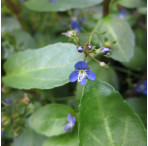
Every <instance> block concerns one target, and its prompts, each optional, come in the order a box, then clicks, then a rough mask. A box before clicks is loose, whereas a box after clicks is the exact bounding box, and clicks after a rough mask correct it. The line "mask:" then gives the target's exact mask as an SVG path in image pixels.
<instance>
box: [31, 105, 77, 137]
mask: <svg viewBox="0 0 148 146" xmlns="http://www.w3.org/2000/svg"><path fill="white" fill-rule="evenodd" d="M69 113H71V114H72V115H73V114H74V111H73V109H72V108H71V107H69V106H67V105H62V104H48V105H46V106H44V107H42V108H40V109H39V110H37V111H36V112H35V113H34V114H33V115H32V116H31V117H30V119H29V125H30V127H31V128H33V129H34V130H35V131H36V132H37V133H39V134H43V135H46V136H56V135H60V134H63V133H65V131H64V127H65V125H66V124H67V115H68V114H69Z"/></svg>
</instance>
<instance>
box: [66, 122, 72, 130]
mask: <svg viewBox="0 0 148 146" xmlns="http://www.w3.org/2000/svg"><path fill="white" fill-rule="evenodd" d="M71 128H72V127H71V125H70V124H69V123H68V124H66V125H65V127H64V131H67V130H68V129H71ZM71 130H72V129H71Z"/></svg>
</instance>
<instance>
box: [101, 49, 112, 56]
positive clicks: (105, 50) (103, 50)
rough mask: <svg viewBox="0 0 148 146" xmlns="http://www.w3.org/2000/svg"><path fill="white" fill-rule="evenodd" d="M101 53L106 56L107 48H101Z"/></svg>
mask: <svg viewBox="0 0 148 146" xmlns="http://www.w3.org/2000/svg"><path fill="white" fill-rule="evenodd" d="M101 52H103V53H104V54H105V55H106V54H107V53H109V52H110V49H109V48H102V49H101Z"/></svg>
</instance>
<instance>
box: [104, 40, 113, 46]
mask: <svg viewBox="0 0 148 146" xmlns="http://www.w3.org/2000/svg"><path fill="white" fill-rule="evenodd" d="M104 47H106V48H111V47H112V43H111V42H109V41H105V42H104Z"/></svg>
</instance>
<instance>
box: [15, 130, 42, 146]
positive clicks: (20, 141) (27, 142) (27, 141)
mask: <svg viewBox="0 0 148 146" xmlns="http://www.w3.org/2000/svg"><path fill="white" fill-rule="evenodd" d="M44 140H45V137H44V136H42V135H39V134H37V133H35V132H34V131H33V130H31V129H25V130H24V131H23V132H22V134H21V135H20V136H19V137H18V138H16V139H15V140H14V143H13V146H41V145H42V144H43V142H44Z"/></svg>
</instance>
